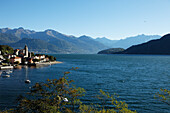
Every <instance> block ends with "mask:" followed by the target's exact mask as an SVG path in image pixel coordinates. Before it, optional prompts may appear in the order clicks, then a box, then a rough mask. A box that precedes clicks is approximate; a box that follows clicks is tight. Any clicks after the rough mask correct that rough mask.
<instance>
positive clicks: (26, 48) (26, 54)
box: [24, 45, 28, 57]
mask: <svg viewBox="0 0 170 113" xmlns="http://www.w3.org/2000/svg"><path fill="white" fill-rule="evenodd" d="M24 50H25V57H28V47H27V45H25V48H24Z"/></svg>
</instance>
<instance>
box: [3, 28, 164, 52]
mask: <svg viewBox="0 0 170 113" xmlns="http://www.w3.org/2000/svg"><path fill="white" fill-rule="evenodd" d="M160 37H161V36H159V35H138V36H134V37H128V38H125V39H121V40H110V39H107V38H97V39H94V38H92V37H89V36H86V35H83V36H80V37H75V36H70V35H65V34H62V33H59V32H57V31H55V30H52V29H47V30H45V31H40V32H36V31H34V30H29V29H24V28H22V27H19V28H15V29H10V28H1V29H0V45H9V46H11V47H13V48H14V49H16V48H19V49H20V48H23V47H24V45H25V44H26V45H27V46H28V47H29V50H30V51H33V52H36V53H64V54H70V53H74V54H76V53H77V54H78V53H82V54H91V53H97V52H98V51H100V50H103V49H108V48H113V47H114V48H115V47H116V48H127V47H130V46H132V45H136V44H138V43H143V42H146V41H148V40H151V39H157V38H160Z"/></svg>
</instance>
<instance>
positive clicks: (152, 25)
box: [0, 0, 170, 39]
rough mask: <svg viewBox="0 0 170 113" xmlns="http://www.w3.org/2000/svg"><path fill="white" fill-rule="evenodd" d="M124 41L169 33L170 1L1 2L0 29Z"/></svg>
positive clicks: (33, 0)
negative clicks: (135, 37)
mask: <svg viewBox="0 0 170 113" xmlns="http://www.w3.org/2000/svg"><path fill="white" fill-rule="evenodd" d="M4 27H9V28H17V27H24V28H25V29H32V30H35V31H42V30H46V29H54V30H56V31H58V32H61V33H64V34H67V35H75V36H81V35H88V36H91V37H93V38H96V37H107V38H109V39H121V38H125V37H129V36H135V35H138V34H148V35H154V34H159V35H164V34H166V33H169V32H170V0H0V28H4Z"/></svg>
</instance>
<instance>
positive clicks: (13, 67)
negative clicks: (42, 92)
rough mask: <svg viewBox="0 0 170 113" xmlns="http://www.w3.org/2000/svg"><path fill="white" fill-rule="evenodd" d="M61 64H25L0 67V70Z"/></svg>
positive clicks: (55, 62) (57, 62)
mask: <svg viewBox="0 0 170 113" xmlns="http://www.w3.org/2000/svg"><path fill="white" fill-rule="evenodd" d="M61 63H63V62H60V61H50V62H42V63H34V64H27V65H23V64H21V65H17V66H2V67H0V70H9V69H21V68H23V67H25V66H28V67H45V66H49V65H54V64H61Z"/></svg>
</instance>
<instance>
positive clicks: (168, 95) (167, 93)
mask: <svg viewBox="0 0 170 113" xmlns="http://www.w3.org/2000/svg"><path fill="white" fill-rule="evenodd" d="M160 91H161V92H158V93H156V96H155V98H157V99H159V100H160V101H162V102H164V103H166V104H168V105H170V90H168V89H160Z"/></svg>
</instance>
